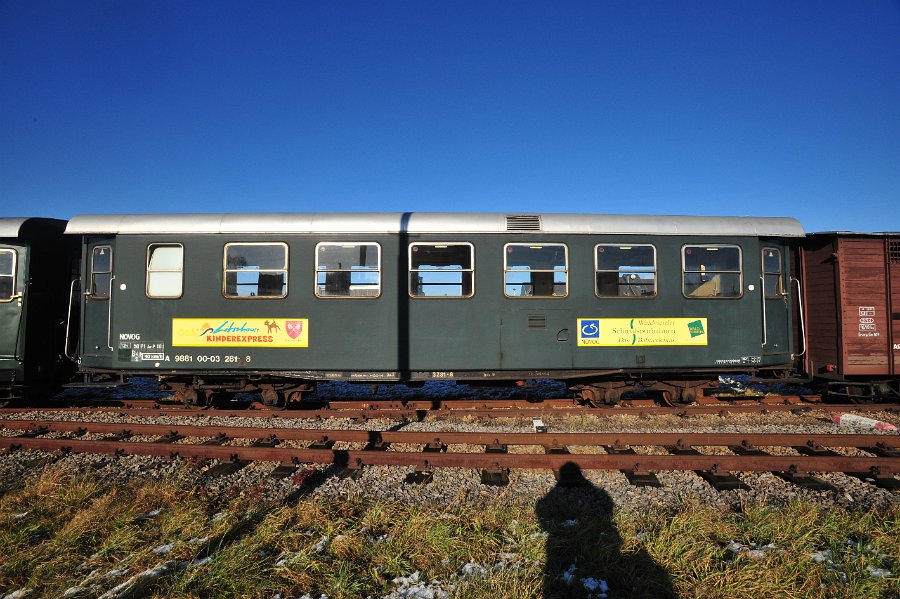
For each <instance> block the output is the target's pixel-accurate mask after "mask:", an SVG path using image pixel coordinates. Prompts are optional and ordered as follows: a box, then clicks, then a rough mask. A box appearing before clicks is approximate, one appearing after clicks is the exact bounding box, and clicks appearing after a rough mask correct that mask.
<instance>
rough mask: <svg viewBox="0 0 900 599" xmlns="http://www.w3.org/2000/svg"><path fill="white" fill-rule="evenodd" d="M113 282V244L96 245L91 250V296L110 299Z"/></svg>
mask: <svg viewBox="0 0 900 599" xmlns="http://www.w3.org/2000/svg"><path fill="white" fill-rule="evenodd" d="M111 282H112V246H109V245H95V246H94V249H93V250H91V297H93V298H94V299H109V285H110V283H111Z"/></svg>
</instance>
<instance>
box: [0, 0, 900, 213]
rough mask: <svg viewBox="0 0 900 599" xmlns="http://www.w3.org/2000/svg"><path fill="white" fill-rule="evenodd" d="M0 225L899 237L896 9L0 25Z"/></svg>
mask: <svg viewBox="0 0 900 599" xmlns="http://www.w3.org/2000/svg"><path fill="white" fill-rule="evenodd" d="M0 206H2V207H0V214H2V215H13V214H15V215H24V214H33V215H42V216H56V217H67V216H70V215H72V214H79V213H105V212H139V213H142V212H209V211H226V212H243V211H251V212H253V211H261V212H271V211H301V212H305V211H359V210H362V211H497V212H599V213H661V214H710V215H720V214H728V215H732V214H733V215H764V216H765V215H783V216H795V217H798V218H800V219H801V220H802V221H803V223H804V225H805V226H806V228H807V230H811V231H815V230H832V229H853V230H863V231H872V230H874V231H884V230H893V231H900V2H898V1H896V0H895V1H890V0H870V1H866V2H858V1H847V2H832V1H824V2H820V1H812V0H808V1H803V2H795V1H781V0H779V1H771V2H765V1H752V2H733V1H728V2H723V1H719V0H716V1H684V2H681V1H679V2H674V1H673V2H651V1H636V2H631V1H616V2H600V1H593V2H542V3H537V2H513V1H510V2H493V1H485V0H481V1H477V2H425V1H419V0H417V1H411V2H395V1H388V0H385V1H366V2H337V1H322V2H315V3H313V2H296V1H292V2H275V1H259V2H249V1H248V2H222V1H217V2H193V1H187V0H183V1H179V2H169V1H158V0H153V1H151V0H128V1H114V0H105V1H102V2H100V1H91V0H86V1H78V2H72V1H60V2H47V1H41V0H0Z"/></svg>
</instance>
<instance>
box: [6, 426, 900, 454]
mask: <svg viewBox="0 0 900 599" xmlns="http://www.w3.org/2000/svg"><path fill="white" fill-rule="evenodd" d="M0 428H6V429H9V430H19V431H25V432H40V434H46V433H51V432H58V433H78V434H86V433H105V434H120V433H123V432H127V433H128V434H130V435H169V436H178V437H217V436H219V437H228V438H233V439H277V440H279V441H319V442H327V441H335V442H339V441H340V442H350V443H366V442H374V443H411V444H443V445H533V446H545V447H565V446H600V445H609V446H613V447H635V446H674V447H717V446H743V447H760V446H771V447H810V448H815V447H874V446H878V447H881V448H884V449H894V448H900V435H887V434H841V433H822V434H813V433H684V432H676V433H622V432H602V433H593V432H574V433H572V432H544V433H509V432H492V431H485V432H457V431H375V430H345V429H304V428H267V427H243V426H217V425H173V424H143V423H140V424H133V423H111V422H83V421H50V420H0ZM10 438H15V437H10Z"/></svg>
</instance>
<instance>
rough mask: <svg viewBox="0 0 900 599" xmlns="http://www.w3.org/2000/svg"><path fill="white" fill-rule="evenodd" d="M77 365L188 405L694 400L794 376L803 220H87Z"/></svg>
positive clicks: (82, 231) (79, 228)
mask: <svg viewBox="0 0 900 599" xmlns="http://www.w3.org/2000/svg"><path fill="white" fill-rule="evenodd" d="M67 233H68V234H70V235H73V236H78V238H79V239H81V240H82V256H81V261H82V273H81V281H82V285H83V291H82V292H81V294H80V300H79V302H78V303H79V305H80V315H79V316H80V318H79V320H80V324H79V325H78V329H79V336H78V351H77V353H78V360H79V368H80V371H81V372H82V373H83V374H84V375H85V376H86V377H88V378H89V379H91V380H102V379H103V378H104V377H118V376H131V375H144V376H147V375H152V376H155V377H157V378H158V380H159V381H160V383H161V385H162V386H163V388H168V389H172V390H173V391H174V392H175V393H176V394H177V395H179V396H180V397H182V398H183V399H184V400H185V401H188V402H198V403H202V402H205V401H206V400H207V399H209V397H211V396H212V395H213V394H215V393H217V392H221V393H232V392H236V391H252V390H260V391H262V392H263V398H264V399H265V400H266V401H267V402H268V403H273V404H274V403H283V402H285V401H287V400H290V399H297V398H300V397H302V395H303V394H304V393H306V392H308V391H311V390H313V389H314V386H315V383H316V382H317V381H325V380H349V381H354V382H362V383H369V384H382V383H389V382H407V383H413V384H415V383H417V382H420V381H428V380H443V379H449V380H457V381H466V382H469V383H474V384H497V383H502V382H510V381H518V380H522V379H535V378H549V379H562V380H566V381H568V382H569V384H570V386H571V387H572V388H573V389H575V390H576V391H577V392H578V393H580V394H581V396H582V397H584V398H585V399H587V400H589V401H592V402H599V401H607V402H613V401H615V400H616V399H617V398H618V397H619V396H620V394H621V393H623V392H624V391H627V390H630V389H635V388H653V389H659V390H662V391H665V392H668V393H669V394H670V396H671V397H673V398H681V399H686V400H690V399H692V398H693V397H694V396H695V395H696V394H697V393H698V392H700V390H701V389H702V388H703V387H704V386H706V385H708V384H709V382H710V381H711V380H714V379H715V377H716V376H717V375H719V374H728V373H753V374H763V375H766V376H780V375H783V374H784V373H787V372H788V371H790V370H791V367H792V360H793V353H794V351H795V350H794V347H793V343H794V341H793V335H792V327H793V322H792V315H791V312H792V303H793V295H794V291H795V289H796V288H797V287H796V286H795V285H792V283H791V280H792V279H791V272H790V265H791V264H792V261H791V259H790V254H791V252H792V251H793V250H794V248H795V244H796V242H797V240H798V239H800V238H801V237H802V236H803V235H804V232H803V229H802V227H801V226H800V224H799V223H798V222H797V221H796V220H794V219H789V218H749V217H734V218H726V217H686V216H670V217H666V216H624V215H609V216H607V215H566V214H540V215H536V214H527V215H504V214H480V213H479V214H465V213H458V214H450V213H447V214H442V213H361V214H203V215H133V216H128V215H117V216H102V215H86V216H76V217H74V218H73V219H72V220H71V221H70V222H69V225H68V228H67Z"/></svg>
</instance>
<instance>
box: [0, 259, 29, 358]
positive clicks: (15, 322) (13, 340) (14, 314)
mask: <svg viewBox="0 0 900 599" xmlns="http://www.w3.org/2000/svg"><path fill="white" fill-rule="evenodd" d="M24 254H25V248H24V247H11V246H6V245H0V359H18V360H21V359H22V350H23V349H24V348H21V347H19V337H20V336H19V329H20V327H21V324H22V306H23V304H24V296H25V282H26V280H27V276H26V273H25V270H26V269H25V255H24Z"/></svg>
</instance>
